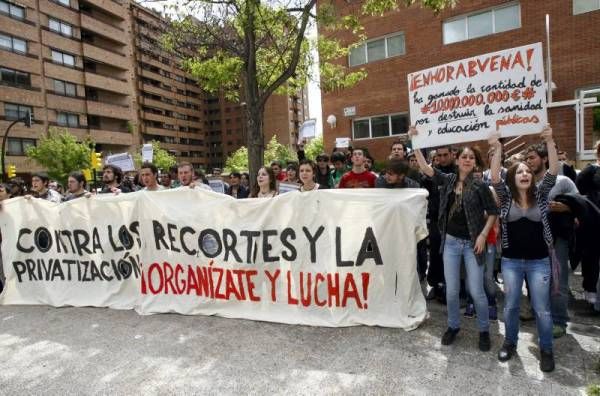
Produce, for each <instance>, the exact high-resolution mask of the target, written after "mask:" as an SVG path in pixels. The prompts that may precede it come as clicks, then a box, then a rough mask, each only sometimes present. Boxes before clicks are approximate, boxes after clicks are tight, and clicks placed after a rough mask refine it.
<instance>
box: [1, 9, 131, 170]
mask: <svg viewBox="0 0 600 396" xmlns="http://www.w3.org/2000/svg"><path fill="white" fill-rule="evenodd" d="M125 11H126V7H125V6H124V5H123V4H121V3H119V2H118V1H116V0H55V1H34V0H21V1H19V2H13V1H8V0H0V68H1V72H0V84H1V85H2V89H0V131H1V133H4V131H6V129H7V127H8V125H9V124H10V123H11V122H12V121H13V120H15V119H17V118H19V117H21V116H23V115H24V114H26V113H27V112H30V113H32V114H33V116H34V119H35V124H34V125H33V126H32V128H27V127H25V126H24V125H23V124H22V123H18V124H16V125H15V126H14V127H13V129H12V130H11V132H10V137H9V138H8V141H7V160H6V163H7V164H15V165H16V166H17V172H18V173H19V172H23V171H31V170H35V169H36V166H35V164H33V163H32V162H31V161H27V159H26V157H24V151H25V150H26V148H27V147H28V146H31V145H35V144H36V141H37V140H38V139H39V137H40V136H41V135H42V134H43V133H44V132H45V131H46V130H47V129H48V128H49V127H52V126H55V127H64V128H68V130H69V131H70V132H71V133H73V134H74V135H76V136H77V137H78V138H80V139H84V138H86V137H90V138H92V139H93V140H94V141H95V142H97V144H98V148H99V149H100V150H102V151H115V152H119V151H125V150H128V149H130V148H131V147H132V145H133V144H134V143H137V142H138V141H139V138H138V137H137V135H136V132H135V130H133V129H132V128H131V126H130V123H129V122H130V120H133V119H135V106H134V103H133V101H132V100H133V98H134V97H135V95H134V81H133V74H132V73H131V70H132V64H133V63H132V62H133V58H132V53H133V51H132V48H131V41H130V40H129V39H128V37H129V36H130V24H129V21H128V18H127V13H126V12H125Z"/></svg>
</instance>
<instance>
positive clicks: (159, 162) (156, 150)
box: [133, 140, 177, 171]
mask: <svg viewBox="0 0 600 396" xmlns="http://www.w3.org/2000/svg"><path fill="white" fill-rule="evenodd" d="M150 143H152V163H153V164H154V165H156V167H157V168H158V169H161V170H165V171H166V170H169V168H170V167H172V166H173V165H175V164H176V163H177V158H175V156H174V155H173V154H170V153H169V152H168V151H167V150H165V149H163V148H161V147H160V142H157V141H156V140H153V141H151V142H150ZM133 160H134V161H135V165H136V167H138V168H139V167H140V166H141V165H142V148H141V147H140V148H139V150H138V151H137V152H136V153H135V154H134V155H133Z"/></svg>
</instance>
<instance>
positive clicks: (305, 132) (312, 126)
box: [298, 119, 317, 141]
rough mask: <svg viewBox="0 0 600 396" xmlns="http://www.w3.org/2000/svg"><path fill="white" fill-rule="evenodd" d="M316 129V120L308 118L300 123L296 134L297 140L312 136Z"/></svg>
mask: <svg viewBox="0 0 600 396" xmlns="http://www.w3.org/2000/svg"><path fill="white" fill-rule="evenodd" d="M316 129H317V120H315V119H310V120H306V121H304V122H303V123H302V127H300V133H299V134H298V140H299V141H300V140H302V139H310V138H314V137H315V134H316Z"/></svg>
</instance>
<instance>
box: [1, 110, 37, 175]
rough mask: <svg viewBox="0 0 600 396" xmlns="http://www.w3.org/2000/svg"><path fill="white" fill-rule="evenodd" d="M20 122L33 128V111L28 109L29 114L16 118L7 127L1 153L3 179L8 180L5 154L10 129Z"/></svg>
mask: <svg viewBox="0 0 600 396" xmlns="http://www.w3.org/2000/svg"><path fill="white" fill-rule="evenodd" d="M18 122H22V123H24V124H25V125H27V127H28V128H31V124H32V118H31V113H30V112H29V111H28V112H27V114H26V115H25V117H21V118H17V119H16V120H14V121H13V122H11V123H10V125H9V126H8V128H6V132H5V133H4V137H3V138H2V153H1V154H0V156H1V159H0V160H1V162H2V181H3V182H6V181H7V180H6V179H7V176H6V163H5V156H6V141H7V139H8V134H9V133H10V129H11V128H12V127H13V126H14V125H15V124H16V123H18Z"/></svg>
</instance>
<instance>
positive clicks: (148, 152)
mask: <svg viewBox="0 0 600 396" xmlns="http://www.w3.org/2000/svg"><path fill="white" fill-rule="evenodd" d="M153 157H154V148H153V147H152V144H151V143H148V144H144V145H143V146H142V162H152V160H153Z"/></svg>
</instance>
